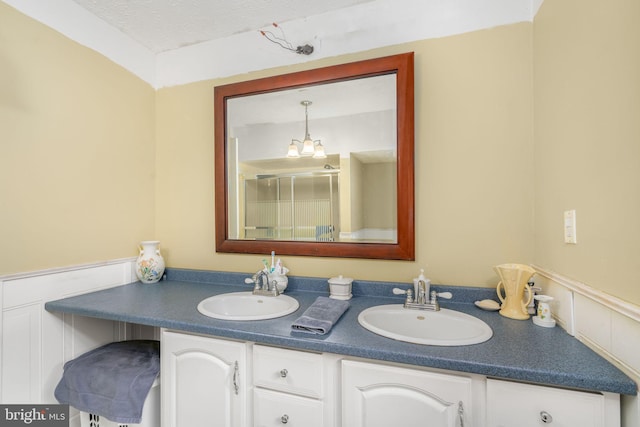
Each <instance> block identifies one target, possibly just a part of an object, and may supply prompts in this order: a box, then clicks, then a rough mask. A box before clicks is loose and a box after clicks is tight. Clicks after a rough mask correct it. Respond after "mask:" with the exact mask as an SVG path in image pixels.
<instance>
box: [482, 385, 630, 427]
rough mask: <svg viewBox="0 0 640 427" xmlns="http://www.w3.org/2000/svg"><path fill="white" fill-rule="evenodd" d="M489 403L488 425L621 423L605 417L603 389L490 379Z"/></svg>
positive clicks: (535, 426) (560, 426)
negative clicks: (560, 387)
mask: <svg viewBox="0 0 640 427" xmlns="http://www.w3.org/2000/svg"><path fill="white" fill-rule="evenodd" d="M487 403H488V404H487V425H489V426H495V427H510V426H515V425H517V426H519V427H538V426H544V425H551V426H557V427H575V426H581V427H604V426H609V425H619V420H618V422H617V423H611V419H609V420H605V399H604V396H603V395H602V394H600V393H588V392H583V391H572V390H564V389H558V388H554V387H545V386H539V385H531V384H520V383H514V382H509V381H500V380H493V379H488V380H487ZM543 418H544V420H543ZM545 420H546V421H545Z"/></svg>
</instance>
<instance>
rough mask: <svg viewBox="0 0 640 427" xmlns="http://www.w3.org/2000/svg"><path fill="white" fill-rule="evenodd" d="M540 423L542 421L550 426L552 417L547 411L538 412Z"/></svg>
mask: <svg viewBox="0 0 640 427" xmlns="http://www.w3.org/2000/svg"><path fill="white" fill-rule="evenodd" d="M540 421H542V422H543V423H545V424H551V423H552V422H553V417H552V416H551V414H550V413H548V412H547V411H541V412H540Z"/></svg>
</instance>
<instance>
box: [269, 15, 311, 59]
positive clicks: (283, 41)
mask: <svg viewBox="0 0 640 427" xmlns="http://www.w3.org/2000/svg"><path fill="white" fill-rule="evenodd" d="M271 25H273V26H274V27H275V28H277V29H278V30H280V36H277V35H276V34H274V33H273V32H271V31H266V30H260V34H262V35H263V36H264V37H265V38H266V39H267V40H269V41H270V42H271V43H275V44H277V45H278V46H280V47H281V48H283V49H286V50H290V51H291V52H295V53H297V54H300V55H311V54H312V53H313V46H311V45H309V44H305V45H304V46H297V47H293V45H292V44H291V43H290V42H289V40H287V36H286V35H285V34H284V30H283V29H282V27H280V26H279V25H278V24H276V23H275V22H274V23H273V24H271Z"/></svg>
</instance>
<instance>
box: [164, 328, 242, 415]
mask: <svg viewBox="0 0 640 427" xmlns="http://www.w3.org/2000/svg"><path fill="white" fill-rule="evenodd" d="M161 344H162V345H161V352H162V355H161V356H162V357H161V361H162V381H161V390H162V425H163V427H206V426H215V427H218V426H219V427H245V426H246V425H247V422H246V414H247V410H246V404H247V403H246V402H247V394H248V391H247V382H246V377H247V372H246V345H245V344H244V343H239V342H234V341H226V340H219V339H214V338H208V337H202V336H197V335H188V334H182V333H175V332H169V331H165V330H163V331H162V342H161Z"/></svg>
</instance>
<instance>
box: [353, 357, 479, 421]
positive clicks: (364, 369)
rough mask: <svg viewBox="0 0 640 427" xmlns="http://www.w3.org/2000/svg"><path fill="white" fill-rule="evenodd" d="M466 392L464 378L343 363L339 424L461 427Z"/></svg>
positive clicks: (468, 404)
mask: <svg viewBox="0 0 640 427" xmlns="http://www.w3.org/2000/svg"><path fill="white" fill-rule="evenodd" d="M471 390H472V381H471V379H470V378H466V377H458V376H455V375H444V374H438V373H433V372H425V371H421V370H414V369H407V368H399V367H395V366H386V365H378V364H373V363H363V362H355V361H343V362H342V399H343V404H342V425H343V426H348V427H388V426H403V427H414V426H415V427H418V426H419V427H424V426H426V425H428V426H431V427H456V426H461V425H464V424H463V423H462V422H461V421H465V422H466V421H468V420H470V419H471V418H470V413H465V412H466V411H469V412H470V410H471ZM461 417H464V418H461ZM466 425H469V424H468V423H467V424H466Z"/></svg>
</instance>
